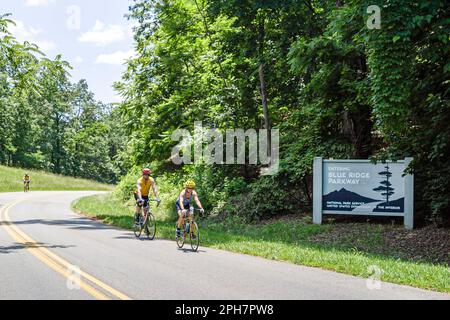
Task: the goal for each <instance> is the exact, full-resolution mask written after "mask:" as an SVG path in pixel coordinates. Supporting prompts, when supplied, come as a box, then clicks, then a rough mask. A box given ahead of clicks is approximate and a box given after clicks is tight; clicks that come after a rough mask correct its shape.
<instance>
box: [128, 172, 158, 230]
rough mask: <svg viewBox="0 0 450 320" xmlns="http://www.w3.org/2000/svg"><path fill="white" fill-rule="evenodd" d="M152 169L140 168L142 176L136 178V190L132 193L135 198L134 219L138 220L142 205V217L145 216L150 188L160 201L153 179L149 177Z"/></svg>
mask: <svg viewBox="0 0 450 320" xmlns="http://www.w3.org/2000/svg"><path fill="white" fill-rule="evenodd" d="M151 173H152V171H151V170H150V169H147V168H145V169H144V170H142V177H141V178H139V179H138V181H137V185H136V187H137V188H136V192H135V193H134V198H135V199H136V215H135V220H136V222H139V216H140V214H141V209H142V207H144V215H145V217H144V218H147V215H148V209H149V198H148V196H149V194H150V188H151V189H152V191H153V195H154V196H155V198H156V201H157V202H161V200H160V199H159V197H158V191H157V190H156V183H155V180H154V179H153V178H152V177H150V174H151Z"/></svg>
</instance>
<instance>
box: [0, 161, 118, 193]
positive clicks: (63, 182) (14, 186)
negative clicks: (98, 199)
mask: <svg viewBox="0 0 450 320" xmlns="http://www.w3.org/2000/svg"><path fill="white" fill-rule="evenodd" d="M25 172H28V174H29V175H30V176H31V180H32V181H31V185H30V189H31V191H82V190H92V191H111V190H112V189H113V186H110V185H106V184H101V183H97V182H95V181H91V180H85V179H76V178H71V177H65V176H61V175H55V174H50V173H46V172H42V171H34V170H27V169H18V168H10V167H4V166H0V192H22V191H23V181H22V178H23V175H24V173H25Z"/></svg>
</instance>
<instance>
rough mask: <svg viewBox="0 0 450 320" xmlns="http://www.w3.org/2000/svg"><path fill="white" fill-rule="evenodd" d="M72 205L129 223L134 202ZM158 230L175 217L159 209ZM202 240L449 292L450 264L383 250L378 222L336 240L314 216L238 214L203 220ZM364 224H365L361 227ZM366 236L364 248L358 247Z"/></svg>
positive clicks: (163, 232) (166, 232)
mask: <svg viewBox="0 0 450 320" xmlns="http://www.w3.org/2000/svg"><path fill="white" fill-rule="evenodd" d="M73 207H74V209H75V210H77V211H78V212H82V213H84V214H86V215H88V216H91V217H95V218H97V219H99V220H102V221H103V222H105V223H108V224H111V225H115V226H118V227H121V228H124V229H131V224H132V222H131V221H132V216H133V208H132V206H129V205H128V206H127V205H124V204H122V203H121V202H119V201H117V200H115V199H114V198H112V197H111V196H104V195H103V196H93V197H87V198H83V199H79V200H77V201H76V202H74V204H73ZM155 215H156V216H157V219H158V227H157V236H158V237H159V238H164V239H173V238H174V233H175V230H174V222H173V221H171V219H170V218H169V221H167V218H166V215H165V214H164V213H163V212H159V211H158V210H156V214H155ZM199 228H200V232H201V245H202V246H208V247H212V248H217V249H223V250H228V251H232V252H237V253H244V254H249V255H255V256H260V257H264V258H267V259H273V260H278V261H286V262H290V263H294V264H299V265H305V266H312V267H319V268H323V269H327V270H332V271H337V272H340V273H345V274H350V275H355V276H360V277H365V278H367V277H369V276H371V275H372V273H370V271H369V267H370V266H378V267H379V268H381V270H383V274H382V276H381V280H383V281H387V282H392V283H397V284H404V285H410V286H414V287H418V288H423V289H430V290H435V291H441V292H450V269H449V267H448V265H446V264H445V263H443V264H436V263H432V262H425V261H422V262H418V261H411V260H408V259H403V258H401V257H400V256H399V254H398V252H389V250H385V251H384V252H383V253H382V254H380V253H377V251H379V248H380V246H383V244H384V243H383V239H382V237H381V231H380V227H379V226H377V225H367V224H364V225H363V228H362V230H360V232H359V233H358V235H357V236H351V235H349V236H347V237H343V240H342V241H337V242H335V243H334V244H327V243H320V241H317V237H319V238H320V236H322V235H327V234H329V233H332V232H333V230H334V229H335V228H336V226H335V225H332V224H329V225H324V226H317V225H313V224H311V221H310V218H302V219H296V220H292V221H281V220H280V221H276V222H270V223H265V224H259V225H249V224H245V223H244V222H243V221H241V220H239V219H234V220H233V221H232V220H228V221H226V222H213V221H211V220H208V221H206V220H205V221H200V222H199ZM360 229H361V228H360ZM358 242H364V249H363V250H360V249H357V247H358V244H357V243H358Z"/></svg>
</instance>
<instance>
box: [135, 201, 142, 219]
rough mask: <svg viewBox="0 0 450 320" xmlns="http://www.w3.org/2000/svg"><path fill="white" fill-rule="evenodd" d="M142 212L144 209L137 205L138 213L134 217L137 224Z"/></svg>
mask: <svg viewBox="0 0 450 320" xmlns="http://www.w3.org/2000/svg"><path fill="white" fill-rule="evenodd" d="M141 210H142V207H141V206H139V205H138V204H137V205H136V213H135V215H134V220H135V221H136V222H139V216H140V215H141Z"/></svg>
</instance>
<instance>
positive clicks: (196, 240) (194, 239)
mask: <svg viewBox="0 0 450 320" xmlns="http://www.w3.org/2000/svg"><path fill="white" fill-rule="evenodd" d="M189 239H190V241H191V248H192V251H194V252H197V250H198V246H199V244H200V232H199V231H198V225H197V222H195V221H194V222H192V225H191V232H190V233H189Z"/></svg>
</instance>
